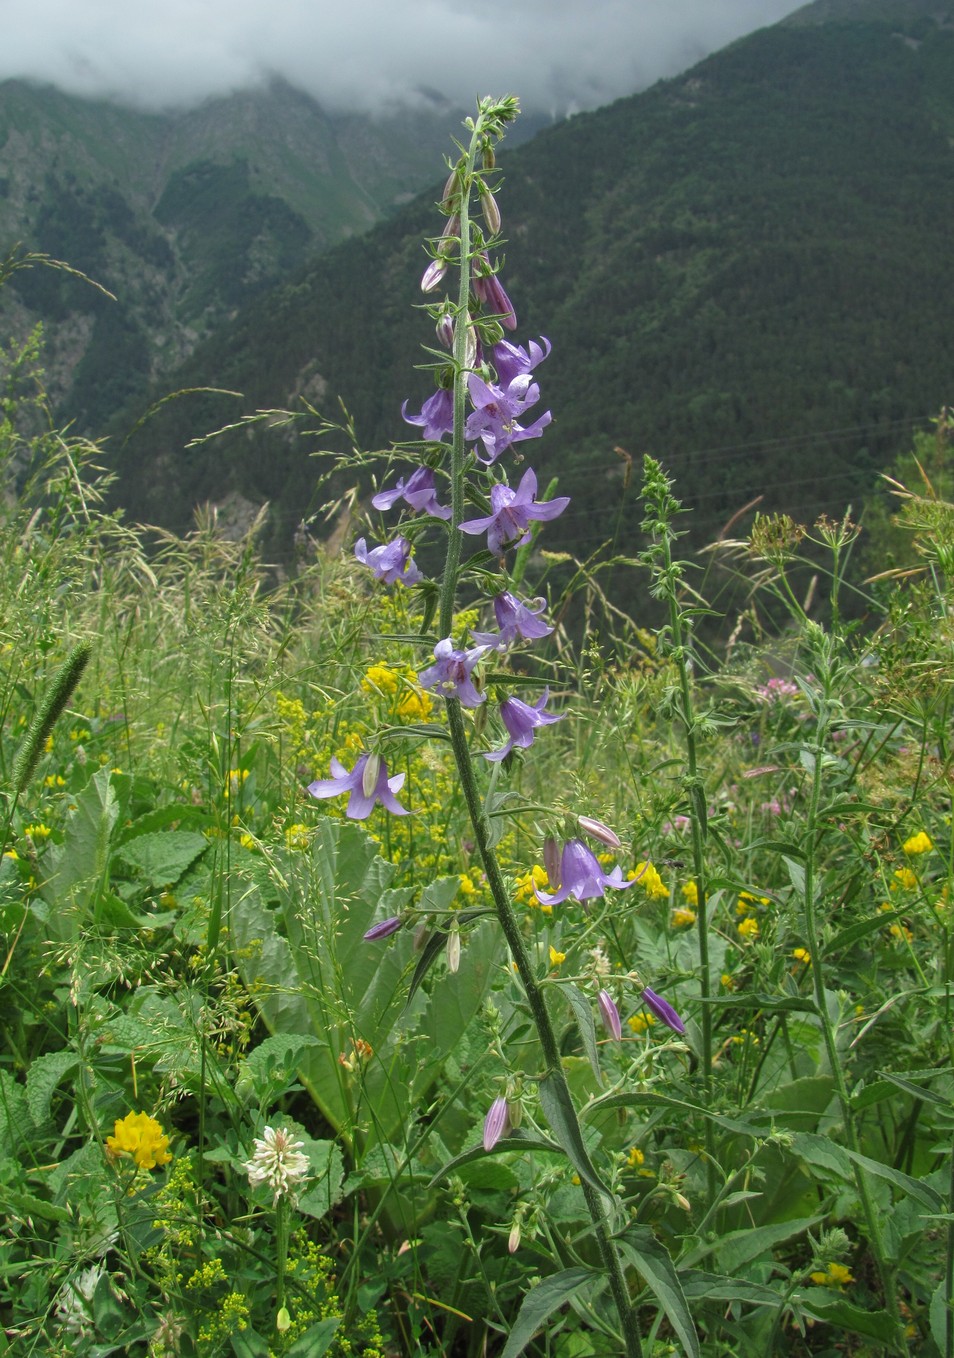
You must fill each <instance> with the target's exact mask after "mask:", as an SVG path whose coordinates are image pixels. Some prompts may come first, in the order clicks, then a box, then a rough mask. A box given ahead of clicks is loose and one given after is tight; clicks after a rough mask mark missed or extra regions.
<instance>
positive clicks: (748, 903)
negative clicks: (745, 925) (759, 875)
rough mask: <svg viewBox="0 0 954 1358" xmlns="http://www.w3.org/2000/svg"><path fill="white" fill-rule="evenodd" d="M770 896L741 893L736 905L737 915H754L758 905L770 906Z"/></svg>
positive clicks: (747, 892) (749, 892) (748, 892)
mask: <svg viewBox="0 0 954 1358" xmlns="http://www.w3.org/2000/svg"><path fill="white" fill-rule="evenodd" d="M768 904H769V898H768V896H753V895H752V893H751V891H740V892H739V899H738V900H737V901H736V904H735V911H736V914H737V915H753V914H754V913H755V907H756V906H757V905H768Z"/></svg>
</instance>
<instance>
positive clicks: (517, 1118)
mask: <svg viewBox="0 0 954 1358" xmlns="http://www.w3.org/2000/svg"><path fill="white" fill-rule="evenodd" d="M507 1112H508V1113H509V1114H510V1126H511V1127H512V1128H513V1129H514V1130H516V1128H517V1127H519V1126H520V1124H521V1122H523V1104H522V1103H521V1102H520V1100H519V1099H508V1100H507Z"/></svg>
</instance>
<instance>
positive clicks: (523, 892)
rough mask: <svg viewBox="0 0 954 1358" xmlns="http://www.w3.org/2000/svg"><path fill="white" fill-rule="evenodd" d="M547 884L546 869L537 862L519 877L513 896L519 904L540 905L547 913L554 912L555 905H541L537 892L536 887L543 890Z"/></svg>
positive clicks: (532, 906)
mask: <svg viewBox="0 0 954 1358" xmlns="http://www.w3.org/2000/svg"><path fill="white" fill-rule="evenodd" d="M546 885H547V874H546V869H545V868H541V867H540V865H539V864H537V863H535V864H534V865H533V867H532V868H531V869H530V871H529V872H524V873H522V874H521V876H519V877H518V878H517V886H516V890H515V891H514V893H513V898H514V900H515V901H516V902H517V904H518V905H529V906H530V907H531V909H532V908H534V907H538V908H539V909H540V910H542V911H543V912H544V913H545V914H547V915H550V914H552V913H553V907H552V906H551V905H539V903H538V901H537V897H536V892H535V888H536V887H539V888H540V890H541V891H542V890H544V889H545V888H546Z"/></svg>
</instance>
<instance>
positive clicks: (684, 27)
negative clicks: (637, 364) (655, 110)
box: [0, 0, 797, 114]
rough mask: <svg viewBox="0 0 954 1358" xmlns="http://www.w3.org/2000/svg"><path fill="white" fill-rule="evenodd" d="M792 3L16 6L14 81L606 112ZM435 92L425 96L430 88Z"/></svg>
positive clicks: (112, 0)
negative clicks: (274, 88)
mask: <svg viewBox="0 0 954 1358" xmlns="http://www.w3.org/2000/svg"><path fill="white" fill-rule="evenodd" d="M796 7H797V6H796V5H795V4H793V3H792V0H668V2H667V0H591V2H590V3H589V4H586V3H581V0H520V3H514V0H483V3H482V4H480V5H479V6H477V5H474V6H468V7H463V6H460V5H459V4H455V3H451V0H346V3H343V4H335V5H331V4H329V3H327V0H164V3H163V4H162V6H161V8H160V6H159V5H157V4H156V3H155V0H132V3H131V2H130V0H31V2H30V4H29V5H27V4H22V3H21V4H9V5H7V6H5V7H4V19H3V40H2V43H0V79H3V78H7V77H17V78H21V79H32V80H40V81H46V82H49V83H52V84H54V85H57V86H59V87H60V88H61V89H64V90H66V91H68V92H69V93H72V94H80V95H87V96H96V97H102V98H107V99H111V100H114V101H116V102H118V103H123V104H131V105H134V106H136V107H139V108H150V109H159V108H167V107H175V106H182V105H188V104H195V103H198V102H200V101H201V100H203V99H205V98H208V97H209V96H212V95H222V94H227V93H229V92H231V91H233V90H237V89H242V88H247V87H250V86H254V85H256V84H260V83H262V82H264V81H267V80H269V79H271V78H273V77H274V76H281V77H283V78H284V79H286V80H287V81H289V82H290V83H291V84H293V85H296V86H297V87H298V88H300V89H303V90H305V91H306V92H307V93H308V94H310V95H312V96H313V97H314V98H315V99H317V100H318V101H319V103H321V104H322V105H323V106H325V107H326V108H328V109H331V110H336V111H345V110H347V111H352V110H353V111H361V112H376V111H385V110H388V109H393V108H394V107H396V106H400V105H404V104H408V103H411V104H413V103H416V102H419V101H421V100H422V99H424V98H426V97H427V95H428V94H437V95H440V96H441V97H443V98H445V99H447V100H448V101H449V102H451V103H453V104H454V105H456V106H458V107H459V106H461V105H469V104H470V103H471V102H472V100H473V99H474V98H475V97H476V96H477V95H479V94H486V93H494V94H498V93H504V92H510V91H513V92H515V93H517V94H519V95H520V97H521V101H522V103H523V105H524V107H525V108H527V109H532V110H534V111H536V112H541V113H552V114H564V113H566V112H572V111H574V110H577V109H584V108H594V107H596V106H598V105H600V104H605V103H607V102H609V101H610V100H612V99H615V98H618V97H620V96H621V95H626V94H632V93H634V92H635V91H636V90H638V89H642V88H644V87H645V86H646V85H649V84H651V83H652V82H653V81H655V80H657V79H659V78H660V77H663V76H668V75H674V74H675V73H676V72H678V71H680V70H684V69H685V68H686V67H687V66H690V65H692V63H693V62H694V61H697V60H699V59H700V58H701V57H703V56H705V55H706V54H707V53H708V52H711V51H714V50H715V49H717V48H719V47H722V46H724V45H725V44H726V43H727V42H730V41H731V40H732V39H733V38H736V37H739V36H741V35H742V34H744V33H747V32H750V31H751V30H752V29H754V28H759V27H762V26H764V25H766V24H770V23H774V22H776V21H777V20H778V19H780V18H782V17H783V15H785V14H787V13H789V12H791V11H792V10H793V9H794V8H796ZM425 92H427V93H425Z"/></svg>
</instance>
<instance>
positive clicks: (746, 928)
mask: <svg viewBox="0 0 954 1358" xmlns="http://www.w3.org/2000/svg"><path fill="white" fill-rule="evenodd" d="M758 936H759V922H758V920H757V919H753V917H752V916H751V915H746V917H745V919H741V920H739V937H740V938H743V939H745V941H746V943H753V942H754V941H755V939H757V938H758Z"/></svg>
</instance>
